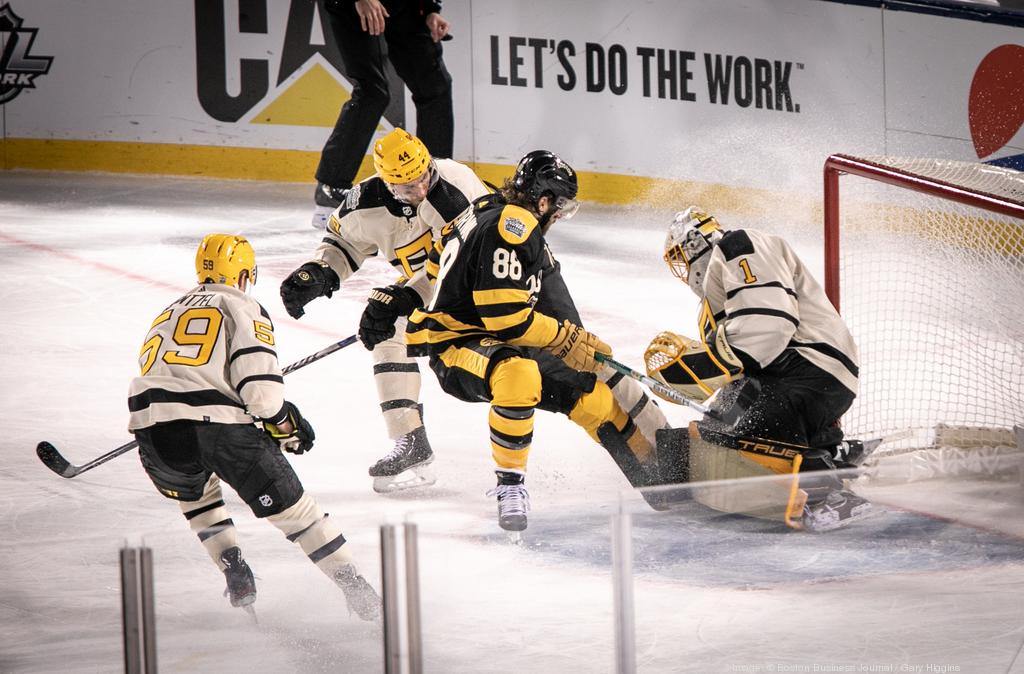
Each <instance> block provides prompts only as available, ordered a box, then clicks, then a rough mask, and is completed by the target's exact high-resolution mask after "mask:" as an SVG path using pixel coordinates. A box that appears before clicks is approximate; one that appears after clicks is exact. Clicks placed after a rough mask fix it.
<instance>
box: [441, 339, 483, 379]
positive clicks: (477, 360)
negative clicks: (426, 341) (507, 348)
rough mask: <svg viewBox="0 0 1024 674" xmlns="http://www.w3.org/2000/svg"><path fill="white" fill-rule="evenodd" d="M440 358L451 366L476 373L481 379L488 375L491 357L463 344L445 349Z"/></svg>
mask: <svg viewBox="0 0 1024 674" xmlns="http://www.w3.org/2000/svg"><path fill="white" fill-rule="evenodd" d="M440 358H441V362H442V363H444V364H445V365H447V366H448V367H450V368H452V367H457V368H459V369H461V370H465V371H467V372H469V373H471V374H473V375H476V376H477V377H479V378H480V379H483V378H485V377H486V376H487V365H488V363H490V359H489V358H487V357H486V356H484V355H482V354H479V353H477V352H476V351H472V350H471V349H465V348H463V347H461V346H450V347H448V348H447V349H445V351H444V353H442V354H441V356H440Z"/></svg>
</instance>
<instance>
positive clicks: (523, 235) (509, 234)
mask: <svg viewBox="0 0 1024 674" xmlns="http://www.w3.org/2000/svg"><path fill="white" fill-rule="evenodd" d="M536 226H537V218H536V216H534V214H533V213H531V212H530V211H528V210H526V209H525V208H522V207H521V206H513V205H511V204H509V205H507V206H505V208H503V209H501V215H500V216H499V217H498V234H500V235H501V238H502V239H504V240H505V241H507V242H508V243H510V244H512V245H514V246H517V245H519V244H521V243H523V242H524V241H526V240H527V239H528V238H530V234H532V233H533V229H534V227H536Z"/></svg>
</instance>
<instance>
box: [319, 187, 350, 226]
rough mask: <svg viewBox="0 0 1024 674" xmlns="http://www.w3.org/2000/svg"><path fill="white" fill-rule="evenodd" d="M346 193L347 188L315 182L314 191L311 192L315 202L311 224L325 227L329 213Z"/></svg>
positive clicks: (342, 199)
mask: <svg viewBox="0 0 1024 674" xmlns="http://www.w3.org/2000/svg"><path fill="white" fill-rule="evenodd" d="M347 195H348V189H345V188H341V187H331V186H330V185H325V184H324V183H317V184H316V192H314V193H313V203H315V204H316V207H315V208H314V209H313V223H312V224H313V226H314V227H316V228H317V229H326V228H327V221H328V220H329V219H330V217H331V213H333V212H334V209H336V208H337V207H338V206H340V205H341V204H342V202H344V201H345V197H346V196H347Z"/></svg>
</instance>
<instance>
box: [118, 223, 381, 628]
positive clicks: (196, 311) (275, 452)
mask: <svg viewBox="0 0 1024 674" xmlns="http://www.w3.org/2000/svg"><path fill="white" fill-rule="evenodd" d="M196 274H197V277H198V280H199V285H198V286H197V287H195V288H193V289H192V290H191V291H189V292H188V293H186V294H185V295H184V296H183V297H181V298H179V299H178V300H176V301H174V302H173V303H171V305H170V306H168V307H166V308H165V309H164V310H163V311H162V312H161V313H160V315H159V316H157V318H156V320H155V321H154V322H153V325H152V327H150V329H149V333H148V334H147V335H146V339H145V342H144V343H143V345H142V349H141V350H140V352H139V367H140V369H141V374H140V376H138V377H136V378H135V379H133V380H132V383H131V387H130V390H129V398H128V408H129V410H130V413H131V416H130V418H129V424H128V429H129V430H130V431H132V432H133V433H134V434H135V438H136V440H138V443H139V457H140V458H141V460H142V465H143V467H144V468H145V470H146V473H147V474H148V475H149V477H150V479H151V480H152V481H153V484H154V485H155V486H156V488H157V489H158V490H159V491H160V493H161V494H163V495H164V496H166V497H167V498H170V499H174V500H176V501H178V504H179V505H180V506H181V511H182V513H183V514H184V515H185V519H186V520H188V523H189V526H190V527H191V528H192V531H194V532H195V533H196V535H197V536H198V537H199V540H200V542H202V544H203V547H204V548H206V551H207V553H208V554H209V555H210V558H211V559H212V560H213V562H214V563H215V564H216V565H217V566H218V568H220V569H221V570H222V571H223V572H224V575H225V578H226V579H227V591H226V592H225V594H227V595H228V596H229V597H230V600H231V604H232V605H233V606H242V607H250V605H251V604H252V603H253V602H254V601H256V583H255V581H254V579H253V575H252V570H251V569H250V568H249V565H248V563H247V562H246V561H245V559H244V558H243V557H242V552H241V549H240V548H239V546H238V536H237V532H236V529H235V525H234V523H233V522H232V521H231V517H230V516H229V515H228V511H227V507H226V506H225V504H224V499H223V495H222V492H221V482H222V481H223V482H226V483H227V484H229V485H231V487H232V488H234V490H235V491H236V492H238V495H239V496H240V497H241V498H242V500H244V501H245V503H246V504H247V505H248V506H249V507H250V508H251V509H252V511H253V514H255V515H256V517H259V518H266V519H267V520H268V521H269V522H270V523H271V524H273V525H274V526H275V527H277V528H278V529H280V530H281V532H282V533H283V534H285V536H287V537H288V540H290V541H292V542H294V543H297V544H298V545H299V546H300V547H301V548H302V550H303V552H305V553H306V555H308V556H309V559H310V561H312V562H313V563H314V564H316V566H317V567H318V568H319V569H320V570H321V571H323V572H324V573H325V574H326V575H327V576H328V577H329V578H331V579H332V580H333V581H334V582H335V583H337V584H338V585H339V586H340V587H341V589H342V591H343V592H344V594H345V599H346V601H347V602H348V606H349V609H350V610H352V611H354V612H355V613H356V614H357V615H358V616H359V617H360V618H362V619H364V620H374V619H376V618H377V616H378V614H379V612H380V597H378V596H377V593H376V592H374V590H373V588H372V587H370V585H369V583H367V582H366V580H365V579H364V578H363V577H362V576H361V575H360V574H359V572H358V571H357V570H356V566H355V561H354V559H353V556H352V554H351V553H350V551H349V546H348V545H346V543H345V537H344V536H343V535H342V533H341V529H340V528H339V527H338V525H337V524H336V523H335V522H334V520H332V519H329V518H328V517H327V515H326V514H325V513H324V511H323V510H321V508H320V506H319V505H317V503H316V501H314V500H313V497H312V496H310V495H309V494H308V493H307V492H306V491H305V490H304V489H303V487H302V484H301V483H300V482H299V478H298V476H297V475H296V474H295V471H294V470H293V469H292V466H291V464H290V463H288V460H287V459H285V457H284V455H283V454H282V453H281V451H282V450H284V451H286V452H291V453H293V454H302V453H304V452H306V451H309V450H310V449H311V448H312V446H313V440H314V439H315V436H314V433H313V428H312V426H311V425H310V424H309V422H308V421H306V420H305V419H304V418H303V417H302V414H301V413H300V412H299V410H298V408H297V407H296V406H295V405H294V404H292V403H291V402H288V401H286V400H285V399H284V380H283V378H282V375H281V370H280V368H279V367H278V362H277V353H276V351H275V339H274V325H273V323H272V322H271V320H270V315H269V314H268V313H267V312H266V310H265V309H264V308H263V307H262V306H261V305H260V303H259V302H257V301H256V300H255V299H253V298H252V297H251V296H250V295H249V294H247V292H246V291H247V290H248V289H249V288H250V287H251V286H252V285H253V284H254V283H255V282H256V256H255V253H254V252H253V249H252V246H250V245H249V242H248V241H247V240H246V239H245V238H243V237H241V236H234V235H231V234H209V235H207V236H206V237H205V238H204V239H203V241H202V243H201V244H200V245H199V250H198V251H197V252H196ZM250 608H251V607H250Z"/></svg>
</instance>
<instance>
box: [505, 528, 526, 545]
mask: <svg viewBox="0 0 1024 674" xmlns="http://www.w3.org/2000/svg"><path fill="white" fill-rule="evenodd" d="M505 536H506V538H507V539H508V543H509V545H516V546H522V544H523V532H522V531H506V532H505Z"/></svg>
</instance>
